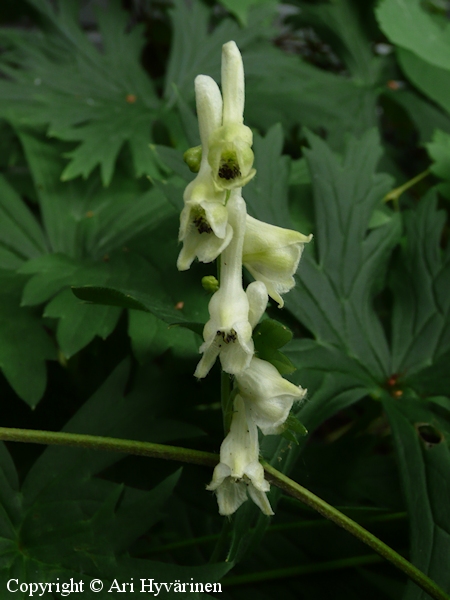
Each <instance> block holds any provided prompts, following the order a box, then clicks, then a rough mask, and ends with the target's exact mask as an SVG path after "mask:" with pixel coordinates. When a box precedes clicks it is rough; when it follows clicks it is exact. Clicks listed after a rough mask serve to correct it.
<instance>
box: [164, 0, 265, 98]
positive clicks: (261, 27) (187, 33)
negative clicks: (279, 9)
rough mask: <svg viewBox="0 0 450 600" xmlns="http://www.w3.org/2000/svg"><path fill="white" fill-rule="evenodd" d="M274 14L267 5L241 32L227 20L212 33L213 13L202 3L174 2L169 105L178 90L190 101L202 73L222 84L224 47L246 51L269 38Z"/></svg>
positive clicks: (167, 86) (167, 85)
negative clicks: (228, 44)
mask: <svg viewBox="0 0 450 600" xmlns="http://www.w3.org/2000/svg"><path fill="white" fill-rule="evenodd" d="M274 12H275V9H274V3H273V2H264V3H262V4H261V6H257V7H255V8H253V9H251V18H250V19H249V26H248V27H245V28H241V27H239V25H238V24H237V23H236V22H235V21H234V20H233V19H224V20H223V21H221V23H220V24H219V25H218V26H217V27H216V28H215V29H214V30H213V31H212V32H210V31H209V20H210V17H211V11H210V10H209V9H208V8H207V7H206V6H205V5H204V4H203V3H202V2H194V3H193V4H192V6H189V5H188V4H186V3H185V2H183V0H175V2H174V9H173V11H172V23H173V44H172V50H171V54H170V59H169V65H168V67H167V73H166V83H165V92H164V95H165V97H166V98H167V99H168V100H169V102H175V100H176V91H175V89H177V90H178V91H179V92H180V94H181V96H182V97H183V98H188V99H191V98H192V97H193V94H194V85H193V82H194V79H195V77H196V76H197V75H198V74H199V73H203V74H205V75H210V76H211V77H213V78H214V79H215V80H216V81H219V80H220V53H221V47H222V44H224V43H226V42H228V41H229V40H234V41H235V42H236V44H237V45H238V47H239V48H240V49H241V50H244V49H245V48H246V47H247V46H248V45H249V44H251V43H253V42H254V41H255V40H258V39H267V38H270V36H271V34H272V28H271V27H269V26H268V22H269V20H270V19H272V18H273V15H274ZM244 60H245V59H244ZM174 84H175V86H176V88H174Z"/></svg>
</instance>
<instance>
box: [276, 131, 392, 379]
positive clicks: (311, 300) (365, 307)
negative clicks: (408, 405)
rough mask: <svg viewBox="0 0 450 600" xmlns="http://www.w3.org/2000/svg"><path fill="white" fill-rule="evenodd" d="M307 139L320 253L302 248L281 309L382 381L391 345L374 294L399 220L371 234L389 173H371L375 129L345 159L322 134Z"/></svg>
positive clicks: (375, 149)
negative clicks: (384, 330)
mask: <svg viewBox="0 0 450 600" xmlns="http://www.w3.org/2000/svg"><path fill="white" fill-rule="evenodd" d="M308 139H309V142H310V146H311V148H310V149H305V155H306V159H307V161H308V165H309V170H310V173H311V179H312V181H313V188H314V197H315V231H314V235H315V238H314V241H313V242H312V244H315V250H316V255H317V258H314V255H313V252H312V251H311V249H308V250H306V251H305V253H304V256H303V258H302V261H301V264H300V268H299V272H298V275H297V278H296V280H297V285H296V287H295V288H294V289H293V290H292V291H291V292H290V293H289V294H288V295H287V296H286V306H287V308H288V309H289V310H290V311H291V312H292V313H293V314H294V315H295V316H296V317H297V318H298V319H299V320H300V321H301V322H302V323H303V324H304V325H305V326H306V327H307V328H308V329H309V330H310V331H311V332H312V333H313V335H314V336H315V338H316V340H317V341H318V342H319V343H321V344H331V345H334V346H336V347H338V348H339V349H340V350H341V351H344V352H345V353H346V354H348V356H350V357H351V358H352V359H354V360H357V361H358V362H359V363H360V365H361V366H362V367H363V368H364V369H365V370H366V371H367V372H368V374H370V375H371V376H372V378H374V380H375V381H376V380H378V381H381V380H383V379H384V378H386V377H387V376H388V375H389V373H390V364H389V363H390V360H389V349H388V345H387V341H386V338H385V335H384V332H383V330H382V327H381V323H380V321H379V319H378V317H377V316H376V314H375V312H374V310H373V306H372V301H373V300H372V299H373V295H374V293H375V292H376V291H378V289H379V288H380V286H382V283H383V274H384V271H385V269H386V266H387V261H388V259H389V255H390V252H391V251H392V248H393V247H394V245H395V244H396V243H397V242H398V240H399V236H400V221H399V218H398V215H395V214H392V216H391V218H389V219H388V220H387V222H385V224H384V225H381V226H379V227H377V228H375V229H372V230H370V231H368V227H369V223H370V220H371V217H372V214H373V212H374V210H375V209H376V208H377V206H380V205H381V202H382V198H383V196H384V195H385V194H386V192H387V191H388V190H389V188H390V186H391V180H390V177H389V176H387V175H381V174H375V169H376V165H377V162H378V160H379V157H380V154H381V150H380V146H379V141H378V136H377V134H376V132H375V131H373V130H372V131H369V132H367V133H366V134H365V135H364V136H363V138H362V139H361V140H359V141H356V140H355V139H351V140H349V142H348V146H347V150H346V153H345V155H344V157H343V159H342V161H341V160H340V159H339V158H338V157H337V156H336V155H333V154H332V152H331V151H330V150H329V148H328V147H327V145H326V144H325V143H324V142H323V141H322V140H320V139H319V138H317V137H315V136H312V135H311V134H310V135H309V136H308ZM310 245H311V244H310ZM377 288H378V289H377Z"/></svg>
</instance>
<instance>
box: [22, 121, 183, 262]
mask: <svg viewBox="0 0 450 600" xmlns="http://www.w3.org/2000/svg"><path fill="white" fill-rule="evenodd" d="M18 134H19V137H20V140H21V142H22V144H23V147H24V150H25V154H26V158H27V160H28V163H29V165H30V169H31V172H32V176H33V180H34V183H35V186H36V190H37V194H38V198H39V204H40V208H41V215H42V221H43V225H44V229H45V232H46V235H47V237H48V239H49V243H50V247H51V249H52V250H53V252H62V253H63V254H66V255H68V256H70V257H73V258H81V257H84V256H91V257H93V258H97V259H100V258H103V257H104V256H105V254H107V253H109V252H112V251H113V250H115V249H119V248H120V249H122V248H124V247H126V245H127V244H128V243H129V242H130V241H131V240H132V239H133V238H135V237H136V236H138V235H142V234H145V233H148V232H149V231H152V230H153V229H154V228H155V227H156V226H158V225H159V223H160V222H161V220H163V219H164V218H166V217H167V216H168V215H170V214H173V209H172V207H171V206H170V205H169V204H168V203H167V201H166V200H165V198H164V196H163V195H162V194H161V193H160V192H158V191H157V190H155V189H153V190H149V189H148V182H140V181H138V180H136V179H135V178H134V177H133V175H132V173H129V172H126V171H124V170H123V169H122V170H119V172H118V173H117V174H116V176H115V177H114V180H113V185H112V186H111V188H108V189H107V190H106V189H104V188H103V186H102V184H101V181H100V178H99V177H97V176H93V177H92V178H90V180H89V181H88V182H83V181H81V180H76V181H73V182H68V183H62V182H61V181H60V178H59V175H60V172H61V169H62V166H63V163H62V159H61V152H62V150H63V145H62V144H58V143H55V144H50V143H49V142H48V139H45V138H43V137H42V136H39V135H34V134H32V133H30V132H29V131H25V130H23V129H19V130H18Z"/></svg>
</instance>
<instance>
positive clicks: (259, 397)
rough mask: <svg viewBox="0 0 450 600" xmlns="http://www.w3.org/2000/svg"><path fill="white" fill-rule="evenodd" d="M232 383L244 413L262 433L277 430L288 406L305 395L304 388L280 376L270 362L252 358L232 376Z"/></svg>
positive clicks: (280, 429)
mask: <svg viewBox="0 0 450 600" xmlns="http://www.w3.org/2000/svg"><path fill="white" fill-rule="evenodd" d="M236 382H237V384H238V389H239V394H240V395H241V396H242V398H243V399H244V400H245V403H246V406H247V411H248V414H249V415H250V417H251V419H252V421H253V422H254V423H255V424H256V425H257V426H258V427H259V428H260V429H261V431H262V432H263V434H264V435H271V434H277V433H280V432H281V431H282V429H283V427H282V426H283V423H284V422H285V421H286V419H287V418H288V416H289V413H290V411H291V408H292V405H293V404H294V402H298V401H300V400H302V399H303V398H304V397H305V394H306V390H304V389H303V388H301V387H300V386H296V385H294V384H293V383H291V382H290V381H287V379H284V378H283V377H282V376H281V375H280V374H279V372H278V371H277V369H276V368H275V367H274V366H273V365H272V364H270V363H269V362H267V361H265V360H261V359H260V358H256V357H253V358H252V360H251V363H250V366H249V367H248V369H245V371H242V372H241V373H238V374H237V375H236Z"/></svg>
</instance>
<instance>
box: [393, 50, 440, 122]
mask: <svg viewBox="0 0 450 600" xmlns="http://www.w3.org/2000/svg"><path fill="white" fill-rule="evenodd" d="M397 55H398V60H399V63H400V66H401V68H402V69H403V71H404V72H405V74H406V76H407V77H408V79H409V80H410V81H412V83H413V84H414V85H415V86H416V87H417V88H418V89H419V90H420V91H421V92H423V93H424V94H426V95H427V96H428V97H429V98H431V99H432V100H434V101H435V102H436V103H437V104H439V106H441V107H442V108H443V109H444V110H446V111H447V112H448V113H450V71H448V70H447V69H441V68H440V67H436V66H434V65H432V64H430V63H428V62H426V61H424V60H422V59H421V58H419V57H418V56H417V55H416V54H414V53H413V52H410V51H409V50H404V49H401V48H400V49H399V50H398V52H397Z"/></svg>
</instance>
